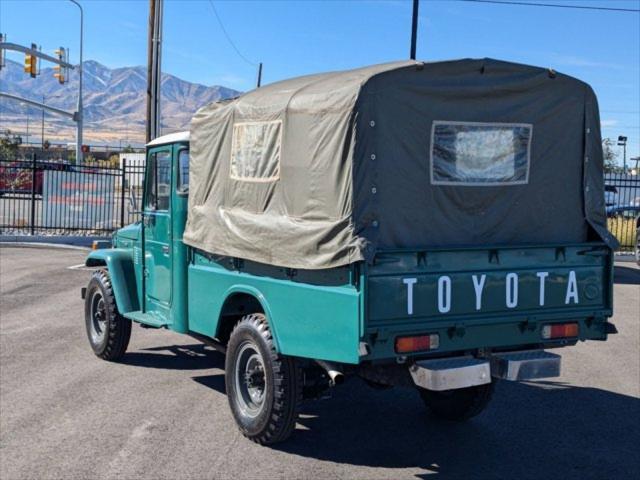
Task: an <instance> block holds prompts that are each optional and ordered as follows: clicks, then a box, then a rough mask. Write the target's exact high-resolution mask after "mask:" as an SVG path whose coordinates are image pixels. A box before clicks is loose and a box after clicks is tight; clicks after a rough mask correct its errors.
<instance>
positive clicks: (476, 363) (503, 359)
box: [409, 350, 561, 391]
mask: <svg viewBox="0 0 640 480" xmlns="http://www.w3.org/2000/svg"><path fill="white" fill-rule="evenodd" d="M560 358H561V357H560V355H556V354H554V353H549V352H545V351H544V350H528V351H519V352H503V353H496V354H493V355H492V356H491V357H490V358H488V359H484V358H475V357H471V356H465V357H453V358H438V359H433V360H421V361H418V362H416V363H414V364H413V365H411V366H410V367H409V372H410V373H411V377H412V378H413V381H414V383H415V384H416V385H417V386H419V387H422V388H426V389H427V390H434V391H443V390H454V389H458V388H466V387H473V386H476V385H483V384H485V383H490V382H491V377H492V376H493V377H496V378H501V379H504V380H511V381H519V380H533V379H536V378H550V377H557V376H559V375H560Z"/></svg>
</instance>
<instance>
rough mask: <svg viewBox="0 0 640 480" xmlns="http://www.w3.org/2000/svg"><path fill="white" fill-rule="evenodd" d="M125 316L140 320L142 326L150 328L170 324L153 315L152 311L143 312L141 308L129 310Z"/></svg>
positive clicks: (136, 320) (135, 320)
mask: <svg viewBox="0 0 640 480" xmlns="http://www.w3.org/2000/svg"><path fill="white" fill-rule="evenodd" d="M124 317H126V318H128V319H129V320H133V321H134V322H138V323H139V324H141V326H143V327H148V328H164V327H168V326H169V325H170V324H169V323H167V322H166V321H164V320H162V319H160V318H159V317H158V316H156V315H153V314H152V313H146V312H141V311H140V310H137V311H134V312H127V313H125V314H124Z"/></svg>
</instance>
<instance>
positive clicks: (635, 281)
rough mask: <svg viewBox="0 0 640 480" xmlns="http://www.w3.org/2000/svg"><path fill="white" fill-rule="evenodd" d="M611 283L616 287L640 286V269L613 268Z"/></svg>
mask: <svg viewBox="0 0 640 480" xmlns="http://www.w3.org/2000/svg"><path fill="white" fill-rule="evenodd" d="M613 282H614V283H617V284H618V285H640V269H638V268H632V267H621V266H617V265H616V267H615V269H614V271H613Z"/></svg>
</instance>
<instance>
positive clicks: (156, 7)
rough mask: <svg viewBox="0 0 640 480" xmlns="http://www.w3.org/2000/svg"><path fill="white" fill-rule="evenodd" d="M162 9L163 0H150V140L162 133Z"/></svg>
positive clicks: (148, 57)
mask: <svg viewBox="0 0 640 480" xmlns="http://www.w3.org/2000/svg"><path fill="white" fill-rule="evenodd" d="M162 9H163V0H149V36H148V43H147V128H146V139H147V142H150V141H151V140H153V139H154V138H156V137H157V136H158V135H159V134H160V126H161V125H160V121H161V113H160V94H161V84H162Z"/></svg>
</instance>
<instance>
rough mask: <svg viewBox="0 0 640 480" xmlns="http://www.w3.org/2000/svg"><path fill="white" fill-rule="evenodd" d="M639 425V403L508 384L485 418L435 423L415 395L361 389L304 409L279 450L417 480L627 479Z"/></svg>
mask: <svg viewBox="0 0 640 480" xmlns="http://www.w3.org/2000/svg"><path fill="white" fill-rule="evenodd" d="M638 418H640V400H639V399H637V398H634V397H630V396H626V395H620V394H616V393H613V392H608V391H605V390H599V389H595V388H583V387H574V386H570V385H566V384H562V383H556V382H535V383H533V382H531V383H526V384H525V383H508V382H502V383H501V384H499V385H498V388H496V394H495V396H494V399H493V401H492V403H491V404H490V405H489V407H488V408H487V410H486V411H485V412H484V413H482V414H481V415H480V416H478V417H476V418H474V419H472V420H470V421H468V422H466V423H455V422H445V421H441V420H437V419H434V418H433V417H431V416H429V415H428V414H427V413H426V410H425V408H424V406H423V404H422V402H421V401H420V399H419V397H418V395H417V393H416V392H415V391H413V390H411V389H394V390H387V391H376V390H371V389H369V387H367V386H366V385H365V384H364V383H363V382H361V381H360V380H357V379H354V380H351V381H349V382H348V384H346V385H344V386H343V387H342V388H341V389H338V390H336V392H335V394H334V397H333V398H332V399H331V400H329V401H318V402H312V403H307V404H304V405H303V408H302V411H301V416H300V420H299V422H298V427H297V429H296V431H295V433H294V435H293V436H292V438H291V439H290V440H289V441H288V442H286V443H284V444H281V445H276V446H275V447H274V448H275V449H277V450H280V451H282V452H287V453H290V454H294V455H300V456H303V457H312V458H316V459H319V460H324V461H330V462H336V463H345V464H351V465H361V466H369V467H375V468H390V469H417V470H418V472H417V473H415V476H416V477H418V478H426V477H427V476H428V475H430V474H432V473H438V474H439V476H440V477H449V478H544V477H545V475H547V476H549V477H550V478H559V477H560V478H564V479H566V478H615V477H628V476H629V475H630V473H631V472H633V471H636V472H637V471H638V469H639V468H640V459H639V457H638V455H637V446H638V445H640V434H639V433H638V429H637V421H638ZM398 473H400V472H398ZM631 475H632V476H633V474H631ZM403 476H406V473H403ZM390 478H393V473H391V477H390Z"/></svg>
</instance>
